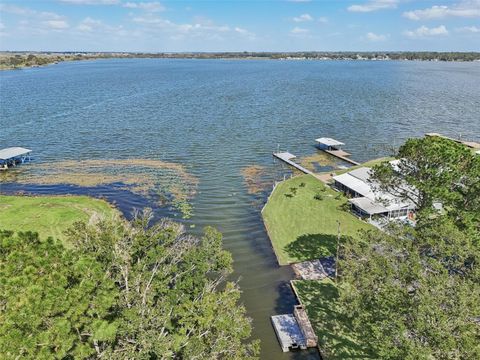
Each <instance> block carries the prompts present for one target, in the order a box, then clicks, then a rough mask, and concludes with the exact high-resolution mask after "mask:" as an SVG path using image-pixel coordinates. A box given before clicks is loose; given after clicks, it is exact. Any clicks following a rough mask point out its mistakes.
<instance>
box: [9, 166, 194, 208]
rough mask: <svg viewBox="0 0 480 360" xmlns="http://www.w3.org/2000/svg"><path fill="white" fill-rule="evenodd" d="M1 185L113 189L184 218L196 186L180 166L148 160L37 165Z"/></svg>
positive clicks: (21, 171) (20, 171)
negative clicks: (165, 208) (109, 187)
mask: <svg viewBox="0 0 480 360" xmlns="http://www.w3.org/2000/svg"><path fill="white" fill-rule="evenodd" d="M9 173H10V172H9ZM2 181H3V182H12V181H15V182H18V183H21V184H35V185H56V184H67V185H75V186H80V187H87V188H88V187H96V186H103V185H114V186H116V187H117V188H119V189H124V190H129V191H131V192H133V193H135V194H139V195H142V196H145V197H150V198H152V199H154V200H155V201H157V202H158V203H159V204H160V205H162V206H166V205H168V204H170V205H172V206H173V207H174V208H176V209H177V210H178V211H180V212H181V213H182V215H183V216H184V217H190V216H191V212H192V208H191V206H190V204H189V200H190V199H191V198H192V197H193V195H194V194H195V192H196V187H197V184H198V180H197V179H196V178H195V177H194V176H192V175H191V174H189V173H188V172H187V170H186V168H185V167H184V166H183V165H181V164H177V163H172V162H166V161H161V160H150V159H121V160H119V159H117V160H81V161H73V160H66V161H59V162H55V163H38V164H34V165H32V166H29V167H24V168H22V169H21V170H16V171H14V172H11V173H10V174H8V175H5V176H2V177H1V178H0V182H2Z"/></svg>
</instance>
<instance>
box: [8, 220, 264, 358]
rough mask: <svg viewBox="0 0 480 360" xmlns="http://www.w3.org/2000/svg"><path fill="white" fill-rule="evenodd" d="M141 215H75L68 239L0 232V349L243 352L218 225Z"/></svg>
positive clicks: (78, 353) (129, 354)
mask: <svg viewBox="0 0 480 360" xmlns="http://www.w3.org/2000/svg"><path fill="white" fill-rule="evenodd" d="M148 219H149V215H148V214H145V215H144V216H141V217H138V218H137V219H136V220H134V221H132V222H130V223H127V222H124V221H123V220H118V219H117V220H114V221H112V220H100V221H99V222H98V223H97V224H94V225H89V224H85V223H77V224H75V226H74V227H73V228H72V229H70V230H69V231H68V239H69V242H70V243H71V244H73V248H72V249H67V248H65V247H64V246H62V245H61V244H60V243H57V242H55V241H54V240H52V239H46V240H40V239H38V236H36V235H35V234H32V233H19V234H13V233H11V232H1V233H0V234H1V235H0V239H1V248H0V278H1V279H2V282H1V283H0V285H1V286H0V287H1V288H0V303H1V304H2V307H1V312H0V320H1V321H0V342H1V343H0V348H1V349H2V353H3V354H4V355H5V357H6V358H17V357H22V358H31V359H41V358H45V359H46V358H79V359H81V358H99V357H102V358H108V359H116V358H119V359H126V358H135V359H162V358H169V359H170V358H177V359H206V358H208V359H219V358H228V359H251V358H255V356H256V355H257V353H258V343H257V342H256V341H253V342H251V341H249V340H248V339H249V337H250V334H251V325H250V320H249V319H248V318H246V317H245V309H244V307H243V306H240V305H238V300H239V296H240V292H239V290H238V287H237V286H236V284H234V283H231V282H228V281H226V280H225V277H226V276H227V275H228V274H229V273H230V272H231V269H232V268H231V256H230V254H229V253H228V252H226V251H224V250H222V239H221V235H220V233H219V232H218V231H216V230H214V229H212V228H206V229H205V234H204V236H203V237H202V238H200V239H197V238H195V237H192V236H190V235H187V234H185V232H184V229H183V227H182V226H181V225H179V224H177V223H174V222H171V221H168V220H163V221H161V222H159V223H158V224H154V225H152V226H148V225H149V224H148Z"/></svg>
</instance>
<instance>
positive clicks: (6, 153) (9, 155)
mask: <svg viewBox="0 0 480 360" xmlns="http://www.w3.org/2000/svg"><path fill="white" fill-rule="evenodd" d="M30 152H32V150H30V149H25V148H22V147H10V148H6V149H2V150H0V160H8V159H13V158H15V157H17V156H22V155H26V154H28V153H30Z"/></svg>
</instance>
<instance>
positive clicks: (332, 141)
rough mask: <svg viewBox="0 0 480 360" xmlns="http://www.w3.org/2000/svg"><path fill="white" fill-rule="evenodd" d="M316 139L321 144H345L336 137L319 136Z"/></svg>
mask: <svg viewBox="0 0 480 360" xmlns="http://www.w3.org/2000/svg"><path fill="white" fill-rule="evenodd" d="M315 141H316V142H318V143H320V144H323V145H327V146H341V145H345V144H344V143H342V142H340V141H338V140H335V139H332V138H327V137H322V138H318V139H315Z"/></svg>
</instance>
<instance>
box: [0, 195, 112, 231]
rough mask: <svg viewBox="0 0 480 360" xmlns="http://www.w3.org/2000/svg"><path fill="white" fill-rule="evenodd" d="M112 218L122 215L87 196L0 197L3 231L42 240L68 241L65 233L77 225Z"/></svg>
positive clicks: (0, 218) (109, 206)
mask: <svg viewBox="0 0 480 360" xmlns="http://www.w3.org/2000/svg"><path fill="white" fill-rule="evenodd" d="M110 216H112V217H114V216H120V213H119V212H118V211H117V210H116V209H115V208H114V207H113V206H111V205H110V204H109V203H107V202H106V201H104V200H100V199H95V198H91V197H88V196H18V195H17V196H7V195H0V230H11V231H35V232H38V234H39V235H40V238H41V239H46V238H47V237H49V236H52V237H53V238H55V239H59V240H65V234H64V233H65V230H67V229H68V228H69V227H70V226H72V225H73V224H74V223H75V222H77V221H89V220H90V219H92V218H95V217H97V218H102V217H110Z"/></svg>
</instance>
